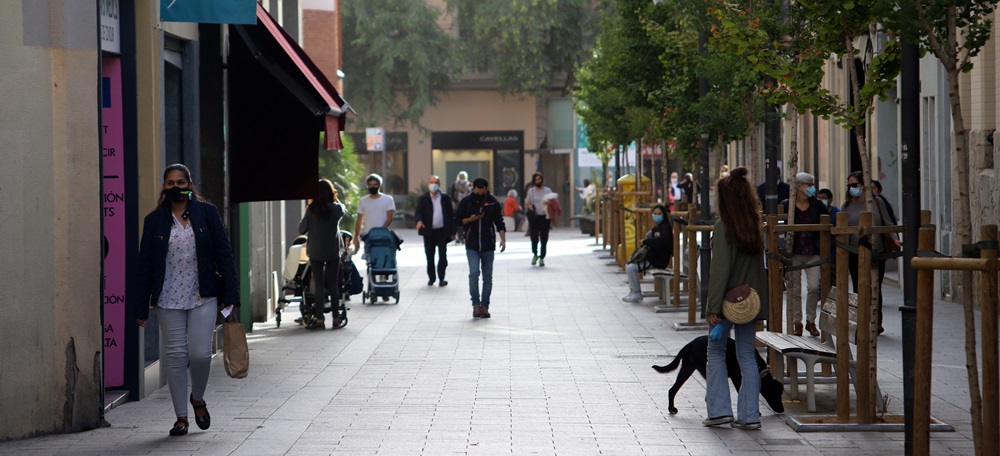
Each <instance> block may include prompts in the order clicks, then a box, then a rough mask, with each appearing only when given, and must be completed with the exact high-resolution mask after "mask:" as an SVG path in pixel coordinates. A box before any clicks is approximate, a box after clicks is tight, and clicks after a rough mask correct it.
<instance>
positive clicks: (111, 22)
mask: <svg viewBox="0 0 1000 456" xmlns="http://www.w3.org/2000/svg"><path fill="white" fill-rule="evenodd" d="M118 1H119V0H99V1H98V2H97V6H98V8H99V9H100V10H101V50H102V51H105V52H113V53H115V54H121V52H122V46H121V25H120V24H121V21H120V20H119V18H118Z"/></svg>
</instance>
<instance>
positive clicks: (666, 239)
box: [642, 215, 674, 269]
mask: <svg viewBox="0 0 1000 456" xmlns="http://www.w3.org/2000/svg"><path fill="white" fill-rule="evenodd" d="M642 245H644V246H646V247H649V253H648V254H646V261H649V263H650V264H652V265H653V267H654V268H657V269H664V268H666V267H667V266H668V265H670V260H671V259H672V258H673V256H674V229H673V222H671V220H670V216H669V215H664V220H663V223H660V224H658V225H656V226H655V227H653V229H652V230H650V231H649V235H648V236H647V237H646V238H645V239H643V240H642Z"/></svg>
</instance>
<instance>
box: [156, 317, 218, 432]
mask: <svg viewBox="0 0 1000 456" xmlns="http://www.w3.org/2000/svg"><path fill="white" fill-rule="evenodd" d="M216 302H217V301H216V300H215V299H214V298H213V299H208V300H206V301H205V303H204V304H202V305H200V306H198V307H195V308H194V309H189V310H185V309H164V308H162V307H156V317H157V320H158V321H159V322H160V334H162V335H163V342H164V347H165V350H164V351H165V352H166V358H167V359H166V362H167V385H168V386H169V387H170V398H171V399H173V403H174V412H175V413H176V414H177V416H188V366H189V365H190V367H191V396H192V397H194V400H196V401H200V400H202V399H204V396H205V389H206V388H207V387H208V374H209V372H211V368H212V330H213V328H215V314H216V313H218V312H219V307H218V305H217V304H216Z"/></svg>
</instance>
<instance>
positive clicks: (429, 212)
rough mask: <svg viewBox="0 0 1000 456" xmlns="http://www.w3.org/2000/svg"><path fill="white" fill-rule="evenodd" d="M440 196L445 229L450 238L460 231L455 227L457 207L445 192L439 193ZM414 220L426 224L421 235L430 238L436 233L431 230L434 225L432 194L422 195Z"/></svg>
mask: <svg viewBox="0 0 1000 456" xmlns="http://www.w3.org/2000/svg"><path fill="white" fill-rule="evenodd" d="M438 194H439V195H441V212H442V215H443V216H444V228H445V229H446V230H448V236H453V235H455V233H456V232H457V231H458V229H457V227H456V225H455V206H454V204H453V203H452V201H451V197H450V196H448V195H446V194H445V193H444V192H438ZM413 218H414V219H415V220H416V221H418V222H423V223H424V226H425V228H424V229H423V230H421V232H420V235H422V236H430V235H431V234H432V233H433V232H434V231H433V230H432V229H431V224H432V223H434V202H433V201H431V194H430V192H427V193H424V194H423V195H420V199H418V200H417V209H416V210H415V211H413Z"/></svg>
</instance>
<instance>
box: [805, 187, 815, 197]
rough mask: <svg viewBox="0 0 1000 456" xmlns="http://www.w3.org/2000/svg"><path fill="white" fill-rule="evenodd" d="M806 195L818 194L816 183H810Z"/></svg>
mask: <svg viewBox="0 0 1000 456" xmlns="http://www.w3.org/2000/svg"><path fill="white" fill-rule="evenodd" d="M806 196H808V197H810V198H812V197H814V196H816V186H815V185H810V186H808V187H806Z"/></svg>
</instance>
